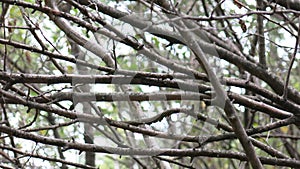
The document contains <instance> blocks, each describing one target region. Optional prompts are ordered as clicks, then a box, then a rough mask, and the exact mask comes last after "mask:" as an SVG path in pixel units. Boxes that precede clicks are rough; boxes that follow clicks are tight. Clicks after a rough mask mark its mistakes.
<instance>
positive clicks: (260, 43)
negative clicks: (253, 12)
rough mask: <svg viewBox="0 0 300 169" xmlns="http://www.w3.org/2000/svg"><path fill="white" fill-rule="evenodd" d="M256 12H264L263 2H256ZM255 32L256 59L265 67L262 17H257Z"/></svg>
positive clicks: (260, 0) (259, 0)
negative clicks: (256, 37)
mask: <svg viewBox="0 0 300 169" xmlns="http://www.w3.org/2000/svg"><path fill="white" fill-rule="evenodd" d="M256 5H257V10H259V11H262V10H264V4H263V0H257V1H256ZM257 32H258V57H259V63H260V64H261V66H263V67H265V68H266V67H267V61H266V54H265V53H266V48H265V35H264V20H263V16H262V15H257Z"/></svg>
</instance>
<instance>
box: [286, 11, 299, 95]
mask: <svg viewBox="0 0 300 169" xmlns="http://www.w3.org/2000/svg"><path fill="white" fill-rule="evenodd" d="M299 37H300V17H299V29H298V37H297V39H296V44H295V50H294V53H293V56H292V59H291V62H290V66H289V69H288V72H287V77H286V81H285V85H284V89H283V95H282V98H283V99H284V100H287V95H288V85H289V80H290V75H291V70H292V67H293V64H294V62H295V59H296V54H297V50H298V44H299Z"/></svg>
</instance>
